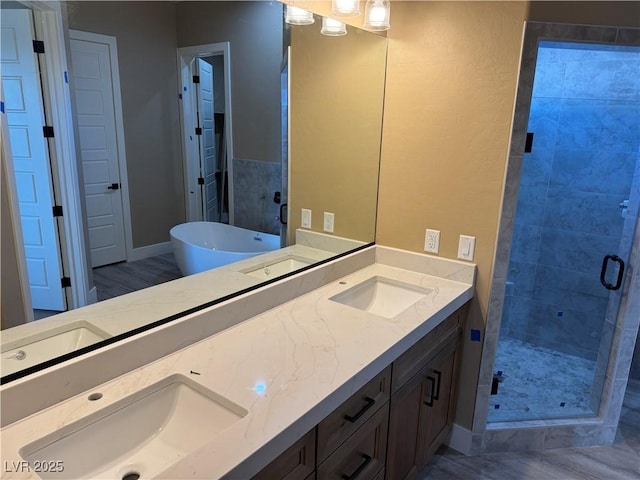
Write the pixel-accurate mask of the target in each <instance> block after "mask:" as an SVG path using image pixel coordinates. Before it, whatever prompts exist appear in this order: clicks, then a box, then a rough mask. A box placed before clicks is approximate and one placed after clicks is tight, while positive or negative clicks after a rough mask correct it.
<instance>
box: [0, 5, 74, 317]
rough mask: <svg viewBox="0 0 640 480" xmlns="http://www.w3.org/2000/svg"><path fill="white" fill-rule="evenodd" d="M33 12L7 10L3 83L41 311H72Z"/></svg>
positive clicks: (30, 264)
mask: <svg viewBox="0 0 640 480" xmlns="http://www.w3.org/2000/svg"><path fill="white" fill-rule="evenodd" d="M31 15H32V13H31V10H26V9H23V10H5V9H3V10H2V16H1V23H2V37H1V41H0V46H1V59H2V62H1V63H2V86H3V88H4V95H5V111H6V114H7V121H8V125H9V138H10V143H11V153H12V155H13V164H14V170H15V180H16V186H17V192H18V206H19V210H20V220H21V224H22V230H23V236H24V248H25V256H26V260H27V274H28V276H29V285H30V290H31V301H32V304H33V305H32V306H33V308H35V309H42V310H56V311H63V310H66V309H67V303H66V296H65V294H64V291H63V289H62V284H61V282H60V279H61V278H62V264H61V260H60V241H59V238H58V229H57V225H56V220H55V219H54V217H53V203H54V196H53V185H52V181H51V166H50V161H49V150H48V145H47V140H46V139H45V138H44V136H43V131H42V127H43V125H44V124H45V118H44V112H43V107H42V105H43V102H42V88H41V85H40V73H39V69H38V62H37V58H36V54H34V53H33V38H34V32H33V20H32V17H31Z"/></svg>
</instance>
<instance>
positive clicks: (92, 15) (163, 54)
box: [67, 1, 185, 247]
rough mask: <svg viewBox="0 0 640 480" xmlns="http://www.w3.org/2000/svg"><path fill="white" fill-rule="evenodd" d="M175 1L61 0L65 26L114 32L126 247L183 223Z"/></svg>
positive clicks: (165, 235)
mask: <svg viewBox="0 0 640 480" xmlns="http://www.w3.org/2000/svg"><path fill="white" fill-rule="evenodd" d="M175 10H176V7H175V4H174V3H173V2H153V3H152V2H86V1H82V2H68V3H67V12H68V26H69V28H71V29H75V30H82V31H87V32H92V33H100V34H104V35H111V36H114V37H116V40H117V46H118V64H119V70H120V88H121V93H122V111H123V117H124V129H125V145H126V157H127V176H128V180H129V199H130V203H131V221H132V230H133V246H134V247H141V246H145V245H152V244H155V243H161V242H166V241H168V240H169V230H170V229H171V227H172V226H174V225H176V224H178V223H181V222H183V221H184V212H185V208H184V193H183V175H182V163H181V160H180V155H181V153H180V123H179V117H178V99H177V95H176V92H177V88H178V77H177V64H176V48H177V40H176V24H175V15H176V11H175Z"/></svg>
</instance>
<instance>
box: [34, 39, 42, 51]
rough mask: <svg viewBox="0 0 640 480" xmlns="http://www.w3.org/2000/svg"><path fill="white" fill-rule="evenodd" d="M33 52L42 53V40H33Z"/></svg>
mask: <svg viewBox="0 0 640 480" xmlns="http://www.w3.org/2000/svg"><path fill="white" fill-rule="evenodd" d="M33 53H44V42H43V41H42V40H34V41H33Z"/></svg>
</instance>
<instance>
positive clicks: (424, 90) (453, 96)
mask: <svg viewBox="0 0 640 480" xmlns="http://www.w3.org/2000/svg"><path fill="white" fill-rule="evenodd" d="M525 13H526V3H524V2H495V3H490V2H393V3H392V11H391V22H392V28H391V30H390V31H389V34H388V38H389V55H388V64H387V86H386V92H385V116H384V130H383V138H382V159H381V167H380V192H379V197H378V222H377V233H376V242H377V243H379V244H382V245H389V246H393V247H398V248H403V249H407V250H411V251H416V252H422V251H423V246H424V234H425V228H434V229H436V230H440V232H441V236H440V252H439V255H440V256H442V257H446V258H456V257H457V251H458V237H459V235H460V234H464V235H472V236H475V237H476V251H475V258H474V262H475V263H477V265H478V277H477V290H476V298H475V299H474V300H473V305H472V308H471V310H470V315H469V317H470V318H469V320H468V322H469V323H468V326H467V330H468V329H469V328H477V329H480V330H484V325H485V321H486V313H487V303H488V298H489V283H490V279H491V272H492V264H493V258H494V247H495V241H496V235H497V229H498V216H499V212H500V202H501V198H502V188H503V177H504V171H505V165H506V158H507V150H508V145H509V136H510V130H511V117H512V113H513V107H514V96H515V90H516V79H517V74H518V70H519V54H520V44H521V36H522V28H523V21H524V19H525ZM468 337H469V335H468V333H467V334H466V335H465V351H464V359H463V362H464V363H463V365H464V366H463V372H462V383H461V395H460V400H459V409H458V419H457V421H458V423H461V424H462V425H463V426H465V427H467V428H470V427H471V422H472V419H473V405H474V401H475V386H476V383H477V375H478V368H479V364H480V355H481V352H482V344H481V343H480V342H470V341H469V338H468Z"/></svg>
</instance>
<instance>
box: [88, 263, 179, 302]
mask: <svg viewBox="0 0 640 480" xmlns="http://www.w3.org/2000/svg"><path fill="white" fill-rule="evenodd" d="M180 277H182V275H181V274H180V270H179V269H178V265H177V264H176V262H175V260H174V258H173V253H167V254H165V255H158V256H157V257H149V258H145V259H143V260H137V261H135V262H121V263H114V264H113V265H105V266H104V267H98V268H94V269H93V282H94V284H95V286H96V288H97V289H98V301H102V300H107V299H109V298H113V297H118V296H120V295H124V294H125V293H131V292H135V291H137V290H141V289H143V288H147V287H152V286H154V285H159V284H161V283H164V282H168V281H170V280H175V279H176V278H180Z"/></svg>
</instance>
